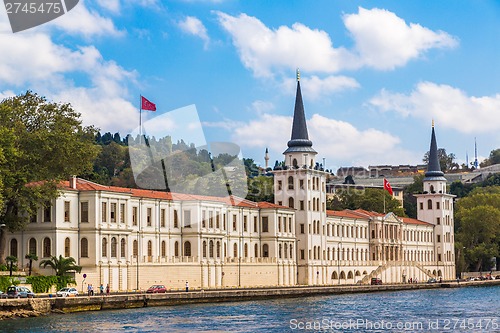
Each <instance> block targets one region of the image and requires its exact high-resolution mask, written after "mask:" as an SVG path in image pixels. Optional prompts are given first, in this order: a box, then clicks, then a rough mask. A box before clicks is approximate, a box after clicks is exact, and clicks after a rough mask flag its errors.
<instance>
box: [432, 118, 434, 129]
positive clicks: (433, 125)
mask: <svg viewBox="0 0 500 333" xmlns="http://www.w3.org/2000/svg"><path fill="white" fill-rule="evenodd" d="M432 128H434V119H432Z"/></svg>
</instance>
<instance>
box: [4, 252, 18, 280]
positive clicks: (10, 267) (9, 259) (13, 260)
mask: <svg viewBox="0 0 500 333" xmlns="http://www.w3.org/2000/svg"><path fill="white" fill-rule="evenodd" d="M5 261H7V262H8V263H10V265H9V269H10V275H9V276H12V266H13V265H14V263H16V262H17V257H14V256H7V258H5Z"/></svg>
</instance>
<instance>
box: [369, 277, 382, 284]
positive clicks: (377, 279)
mask: <svg viewBox="0 0 500 333" xmlns="http://www.w3.org/2000/svg"><path fill="white" fill-rule="evenodd" d="M371 283H372V285H378V284H382V279H379V278H372V281H371Z"/></svg>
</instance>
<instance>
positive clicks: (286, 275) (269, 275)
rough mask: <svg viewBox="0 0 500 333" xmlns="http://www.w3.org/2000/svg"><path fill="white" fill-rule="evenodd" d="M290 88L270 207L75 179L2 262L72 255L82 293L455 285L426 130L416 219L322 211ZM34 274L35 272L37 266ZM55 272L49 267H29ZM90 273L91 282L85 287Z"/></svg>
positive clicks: (319, 181)
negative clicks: (288, 132) (290, 112)
mask: <svg viewBox="0 0 500 333" xmlns="http://www.w3.org/2000/svg"><path fill="white" fill-rule="evenodd" d="M316 154H317V153H316V151H315V150H314V149H313V148H312V142H311V141H310V140H309V138H308V132H307V125H306V118H305V113H304V107H303V102H302V95H301V89H300V82H299V81H298V82H297V95H296V101H295V110H294V120H293V128H292V136H291V140H290V141H289V142H288V148H287V149H286V151H285V152H284V160H285V166H284V167H282V168H275V170H274V171H273V173H274V183H275V203H274V204H271V203H267V202H259V203H255V202H251V201H247V200H241V199H237V200H235V198H232V197H226V198H220V197H207V196H199V195H188V194H176V193H166V192H161V191H152V190H144V189H129V188H121V187H114V186H103V185H99V184H96V183H92V182H89V181H86V180H83V179H79V178H76V177H72V178H71V179H70V180H69V181H67V182H65V183H63V184H62V185H61V196H60V197H58V198H57V199H55V200H53V201H52V202H51V205H50V206H49V207H47V208H40V209H39V211H38V214H37V215H36V216H33V217H32V219H31V223H30V224H29V225H28V227H27V228H26V230H25V231H22V232H16V233H12V234H8V235H7V244H8V245H7V246H8V249H7V253H8V254H9V255H14V256H16V257H17V258H18V259H19V261H20V265H22V266H26V264H27V260H26V259H24V256H25V255H26V254H28V253H35V254H37V255H38V256H39V258H40V259H44V258H48V257H50V256H54V255H55V256H59V255H63V256H66V257H69V256H71V257H74V258H75V259H76V261H77V263H78V264H79V265H81V266H82V267H83V269H82V272H81V273H80V274H76V276H75V278H76V282H77V284H78V287H79V288H81V289H84V288H85V286H86V285H87V284H89V283H91V284H93V285H94V286H98V285H99V284H101V283H102V284H104V285H106V284H109V286H110V288H111V290H133V289H137V288H139V289H144V288H147V287H148V286H150V285H151V284H155V283H162V284H165V285H166V286H167V287H168V288H183V287H184V285H185V282H186V281H189V284H190V287H192V288H222V287H255V286H278V285H280V286H282V285H297V284H300V285H325V284H350V283H370V279H371V278H372V277H378V278H381V279H382V280H383V281H384V282H405V281H407V280H409V279H410V278H412V279H417V280H418V281H424V280H427V279H428V278H429V277H440V276H442V277H443V279H453V278H454V277H455V266H454V251H453V249H454V245H453V244H454V243H453V242H454V235H453V196H452V195H450V194H446V181H445V179H444V177H443V174H442V172H441V170H440V169H439V161H438V156H437V145H436V138H435V133H434V127H433V128H432V136H431V149H430V157H429V167H428V171H427V172H426V178H425V180H424V192H423V193H424V194H420V195H417V200H418V203H417V204H418V207H417V209H418V219H410V218H400V217H397V216H395V215H394V214H392V213H389V214H379V213H374V212H368V211H363V210H354V211H349V210H346V211H327V210H326V184H325V183H326V173H325V172H323V171H322V170H321V169H320V168H319V167H318V165H317V164H316V162H315V157H316ZM34 266H35V267H36V266H37V265H36V263H35V265H34ZM36 270H38V271H39V272H41V273H46V274H50V273H51V271H50V269H46V270H44V269H39V268H38V269H36ZM84 274H86V278H83V276H84Z"/></svg>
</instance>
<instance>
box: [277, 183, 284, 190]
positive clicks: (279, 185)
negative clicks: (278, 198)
mask: <svg viewBox="0 0 500 333" xmlns="http://www.w3.org/2000/svg"><path fill="white" fill-rule="evenodd" d="M282 187H283V182H282V181H281V180H278V191H281V189H282Z"/></svg>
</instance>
